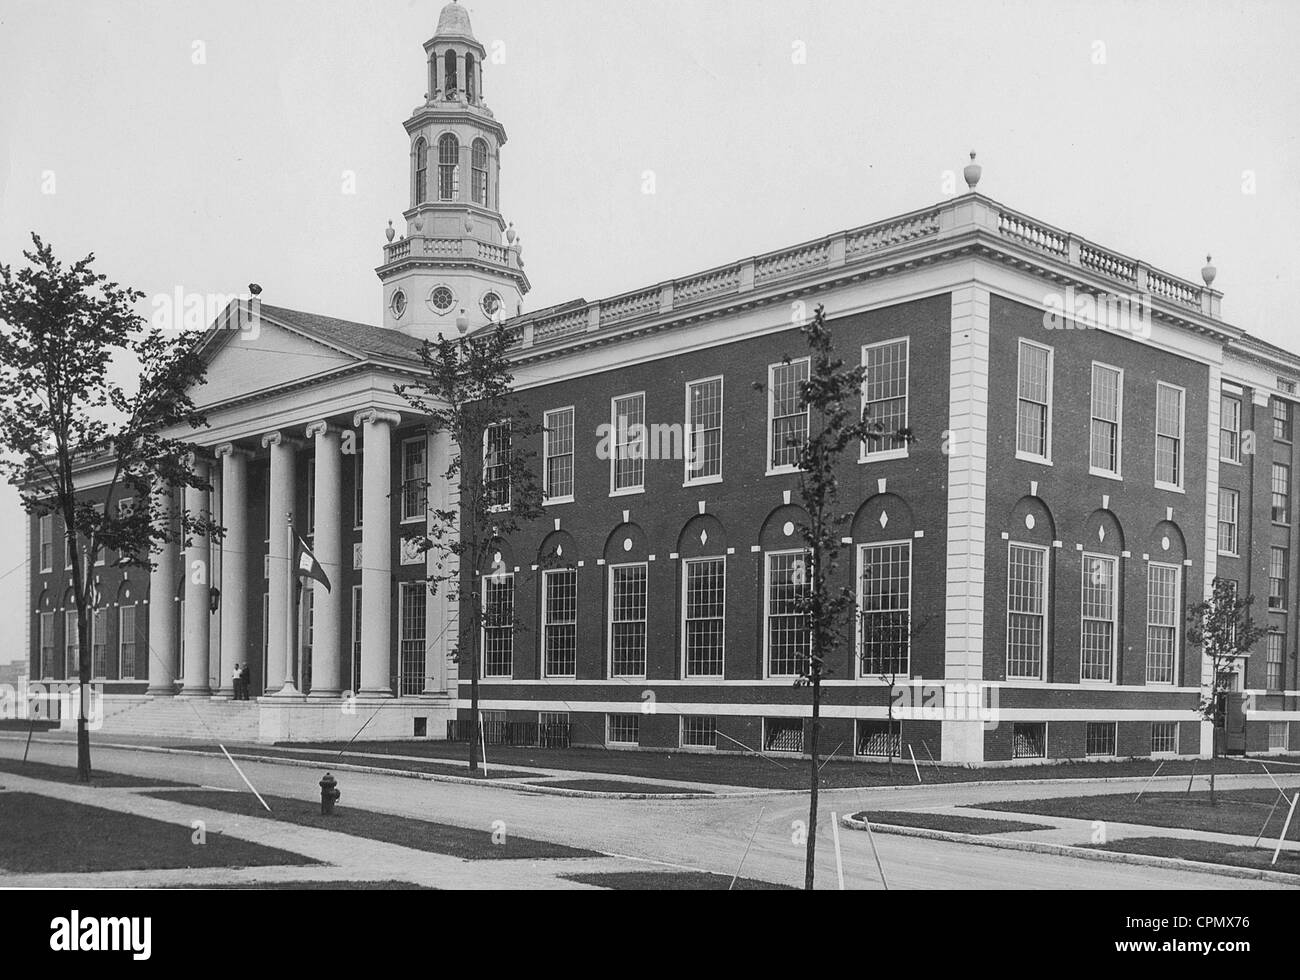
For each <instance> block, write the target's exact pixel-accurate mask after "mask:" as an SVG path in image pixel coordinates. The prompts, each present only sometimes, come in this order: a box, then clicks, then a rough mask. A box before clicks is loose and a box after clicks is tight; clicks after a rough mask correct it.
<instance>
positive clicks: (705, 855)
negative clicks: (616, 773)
mask: <svg viewBox="0 0 1300 980" xmlns="http://www.w3.org/2000/svg"><path fill="white" fill-rule="evenodd" d="M22 750H23V745H22V743H21V742H20V741H13V740H8V739H0V756H4V757H10V758H14V757H21V755H22ZM31 758H32V759H33V760H34V761H38V762H49V763H55V764H61V765H70V764H72V763H73V762H74V759H75V749H74V747H73V746H72V745H71V744H67V743H63V744H53V743H49V742H36V743H34V744H33V746H32V750H31ZM94 760H95V764H96V766H98V767H99V768H102V769H105V770H111V771H115V772H124V773H132V774H136V775H145V776H157V777H167V778H170V779H178V780H185V781H190V782H199V783H202V784H205V785H210V786H215V787H220V788H225V789H237V788H242V786H243V784H242V782H241V781H240V778H239V776H238V775H237V774H236V773H235V771H234V769H233V768H232V767H231V765H230V763H229V762H227V761H226V760H225V759H224V758H221V757H216V758H213V757H199V756H192V755H175V754H162V753H156V752H145V751H139V750H136V749H109V748H98V749H95V750H94ZM240 765H241V767H242V768H243V769H244V772H245V773H246V775H247V776H248V778H249V779H250V780H251V781H252V782H253V784H254V785H255V786H256V787H257V788H258V790H259V791H261V792H263V793H272V794H276V795H284V796H303V797H311V798H314V797H315V796H316V795H317V794H318V792H319V791H318V788H317V786H316V781H317V780H318V779H319V778H320V773H318V772H317V771H316V770H314V769H308V768H297V767H289V766H280V765H274V764H266V763H255V762H245V763H241V764H240ZM3 778H4V776H3V774H0V782H3ZM1297 780H1300V775H1298V776H1295V777H1291V778H1290V779H1289V780H1287V782H1288V783H1289V784H1291V785H1294V784H1296V782H1297ZM1248 782H1249V784H1251V785H1268V780H1267V778H1251V779H1250V780H1248ZM1242 784H1243V783H1240V782H1239V783H1234V785H1242ZM340 788H341V789H342V790H343V794H344V795H343V800H342V803H343V805H344V806H364V807H367V808H369V809H373V810H379V811H384V812H389V813H396V814H403V815H406V816H412V817H418V818H423V819H429V820H436V821H439V822H443V823H450V824H456V825H460V826H465V827H478V828H482V829H483V831H484V833H488V832H490V831H489V828H490V827H491V826H492V824H493V823H494V822H495V821H498V820H501V821H505V822H506V825H507V828H508V829H509V831H510V832H511V833H515V834H522V835H524V836H528V837H535V838H541V839H545V840H551V841H556V842H561V843H566V844H571V845H574V846H580V847H588V848H592V849H595V850H599V851H603V852H606V853H609V854H613V855H620V856H628V857H634V858H637V859H640V860H645V861H651V862H656V863H662V864H664V865H670V866H677V867H687V868H692V869H699V870H705V871H713V872H717V873H722V874H727V875H730V874H733V873H734V872H735V871H736V870H737V868H738V867H741V861H742V856H743V857H744V864H743V869H742V873H743V874H744V875H745V876H746V877H754V878H762V879H765V880H767V881H773V882H780V883H784V884H791V885H801V884H802V881H803V861H804V848H803V845H802V844H801V843H796V842H795V840H794V837H795V832H796V821H802V820H806V819H807V800H806V798H805V797H802V796H799V795H793V794H770V795H766V796H761V797H754V798H745V799H720V798H719V799H711V800H634V801H627V800H604V799H586V798H572V797H554V796H543V795H538V794H532V793H525V792H519V791H516V790H511V789H505V788H491V787H485V786H474V785H462V784H456V783H438V782H428V781H424V780H415V779H404V778H399V777H394V776H380V775H369V774H363V773H342V774H340ZM1166 788H1168V787H1166ZM1132 791H1133V790H1132V788H1131V784H1114V783H1111V784H1103V783H1098V784H1087V785H1082V786H1081V785H1079V784H1077V783H1076V784H1070V785H1034V786H1006V785H999V786H947V787H936V788H934V789H926V788H912V789H884V790H830V791H826V792H824V793H823V794H822V796H821V799H822V804H823V809H822V811H821V814H820V816H819V823H820V829H819V833H818V841H819V846H818V869H817V878H818V886H819V887H821V888H834V887H836V871H835V856H834V847H833V842H832V837H831V825H830V815H831V812H832V811H835V812H838V813H840V814H843V813H848V812H852V811H854V810H858V809H861V808H863V807H864V806H871V807H875V808H887V809H892V808H909V809H919V808H925V807H927V806H940V805H945V804H951V803H956V802H978V801H981V800H992V799H1011V798H1016V797H1020V798H1030V797H1044V796H1066V795H1079V794H1082V793H1090V792H1132ZM1081 816H1082V814H1081ZM755 828H757V830H755ZM751 834H753V835H754V837H753V843H752V846H750V845H749V843H748V842H749V839H750V835H751ZM875 841H876V846H877V847H878V848H879V854H880V860H881V863H882V864H883V866H884V871H885V875H886V876H887V877H888V879H889V885H890V887H891V888H978V889H986V888H987V889H991V888H1072V889H1075V888H1087V889H1091V888H1121V889H1164V888H1204V889H1240V888H1275V887H1279V886H1277V885H1272V884H1268V883H1262V882H1255V881H1248V880H1244V879H1240V878H1230V877H1226V876H1220V875H1214V874H1207V873H1201V872H1188V871H1180V870H1166V869H1163V868H1154V867H1145V866H1132V865H1123V864H1112V863H1108V862H1099V861H1088V860H1081V859H1074V858H1068V857H1058V856H1055V855H1047V854H1037V853H1030V852H1019V851H1008V850H999V849H993V848H986V847H978V846H968V845H963V844H953V843H948V842H940V841H930V840H923V839H918V838H910V837H899V836H891V835H883V834H882V835H877V836H876V838H875ZM840 842H841V847H842V853H843V864H844V875H845V880H846V884H847V886H848V887H850V888H864V889H873V888H880V887H881V882H880V874H879V872H878V871H877V870H876V865H875V861H874V859H873V857H872V853H871V849H870V844H869V841H868V839H867V835H866V834H864V833H861V832H856V831H848V830H841V832H840ZM747 846H748V847H749V852H748V854H747V855H746V854H745V851H746V847H747Z"/></svg>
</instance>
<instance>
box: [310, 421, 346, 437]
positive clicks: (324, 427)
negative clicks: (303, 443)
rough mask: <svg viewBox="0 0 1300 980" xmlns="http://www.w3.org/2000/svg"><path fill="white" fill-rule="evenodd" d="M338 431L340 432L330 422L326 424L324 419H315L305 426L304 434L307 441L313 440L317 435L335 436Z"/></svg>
mask: <svg viewBox="0 0 1300 980" xmlns="http://www.w3.org/2000/svg"><path fill="white" fill-rule="evenodd" d="M340 431H342V430H340V429H339V427H338V426H337V425H334V424H333V423H331V422H326V421H325V420H324V419H317V420H316V421H315V422H312V423H310V424H309V425H308V426H307V429H306V432H305V434H306V436H307V438H308V439H315V438H316V437H317V436H319V435H325V434H331V433H332V434H337V433H338V432H340Z"/></svg>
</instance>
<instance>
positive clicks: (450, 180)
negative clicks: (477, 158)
mask: <svg viewBox="0 0 1300 980" xmlns="http://www.w3.org/2000/svg"><path fill="white" fill-rule="evenodd" d="M459 196H460V140H458V139H456V137H455V136H454V135H453V134H452V133H444V134H443V136H442V138H441V139H439V140H438V200H440V201H454V200H456V198H457V197H459Z"/></svg>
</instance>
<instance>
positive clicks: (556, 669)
mask: <svg viewBox="0 0 1300 980" xmlns="http://www.w3.org/2000/svg"><path fill="white" fill-rule="evenodd" d="M542 592H543V597H542V650H543V662H544V664H545V674H544V676H546V677H573V676H574V674H575V673H576V672H577V666H578V573H577V571H576V570H575V569H572V568H561V569H556V570H553V571H549V572H543V573H542Z"/></svg>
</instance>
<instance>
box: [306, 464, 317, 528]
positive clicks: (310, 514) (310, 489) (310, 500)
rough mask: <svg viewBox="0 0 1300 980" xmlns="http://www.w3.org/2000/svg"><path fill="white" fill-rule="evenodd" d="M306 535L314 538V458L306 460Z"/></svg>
mask: <svg viewBox="0 0 1300 980" xmlns="http://www.w3.org/2000/svg"><path fill="white" fill-rule="evenodd" d="M307 537H309V538H311V539H312V540H313V542H314V541H315V538H316V459H315V457H313V458H311V459H309V460H307Z"/></svg>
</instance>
